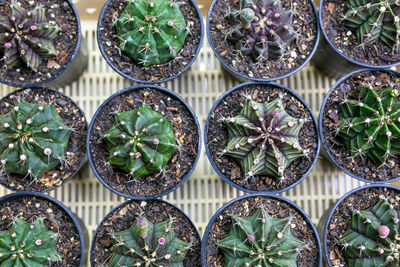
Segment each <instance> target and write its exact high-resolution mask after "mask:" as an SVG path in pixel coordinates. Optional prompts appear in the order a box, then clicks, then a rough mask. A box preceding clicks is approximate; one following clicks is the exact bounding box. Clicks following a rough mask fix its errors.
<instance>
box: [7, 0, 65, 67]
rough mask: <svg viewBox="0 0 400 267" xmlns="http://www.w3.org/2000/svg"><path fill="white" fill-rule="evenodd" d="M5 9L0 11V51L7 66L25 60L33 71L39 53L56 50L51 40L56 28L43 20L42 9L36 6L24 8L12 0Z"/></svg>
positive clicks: (44, 12)
mask: <svg viewBox="0 0 400 267" xmlns="http://www.w3.org/2000/svg"><path fill="white" fill-rule="evenodd" d="M4 10H6V11H7V12H6V13H0V52H2V53H3V58H2V60H4V65H5V66H6V67H7V68H8V69H12V68H13V67H15V66H17V65H19V64H20V63H22V62H23V63H25V64H26V66H28V68H30V69H32V70H33V71H35V72H37V71H38V69H39V66H40V64H41V63H42V58H43V57H54V56H56V54H57V50H56V48H55V47H54V44H53V42H52V40H53V39H54V38H56V36H57V33H58V32H59V31H60V28H59V27H58V26H57V25H56V23H55V21H50V22H48V21H47V18H46V9H45V7H43V6H40V5H39V6H36V7H35V8H33V9H32V10H26V9H25V8H23V7H22V6H21V3H19V2H16V1H15V0H12V1H11V3H9V8H4Z"/></svg>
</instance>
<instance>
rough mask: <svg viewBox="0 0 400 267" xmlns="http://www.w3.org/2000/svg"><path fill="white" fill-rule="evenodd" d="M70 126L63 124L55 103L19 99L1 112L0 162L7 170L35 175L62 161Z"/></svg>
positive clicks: (4, 169)
mask: <svg viewBox="0 0 400 267" xmlns="http://www.w3.org/2000/svg"><path fill="white" fill-rule="evenodd" d="M71 132H72V130H71V129H70V128H69V127H67V126H65V125H64V124H63V120H62V118H61V117H60V115H59V114H58V113H57V111H56V108H55V106H54V105H52V104H49V105H42V104H34V103H28V102H26V101H24V100H22V101H19V102H18V105H17V106H15V107H14V109H13V110H11V111H10V112H9V113H7V114H5V115H0V164H1V165H0V166H1V169H2V170H3V171H4V172H5V173H7V174H11V173H16V174H21V175H26V176H33V178H35V179H39V178H41V177H42V175H43V174H44V173H46V172H47V171H49V170H52V169H53V168H55V167H56V166H58V165H59V164H60V163H65V162H66V160H65V156H64V155H65V150H66V148H67V146H68V142H69V136H70V134H71Z"/></svg>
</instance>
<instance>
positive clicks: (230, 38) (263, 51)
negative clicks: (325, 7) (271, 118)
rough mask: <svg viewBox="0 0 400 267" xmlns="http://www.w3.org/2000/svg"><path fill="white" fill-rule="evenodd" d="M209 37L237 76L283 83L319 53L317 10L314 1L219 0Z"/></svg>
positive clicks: (214, 6) (210, 14) (209, 25)
mask: <svg viewBox="0 0 400 267" xmlns="http://www.w3.org/2000/svg"><path fill="white" fill-rule="evenodd" d="M207 35H208V40H209V42H210V46H211V47H212V49H213V51H214V54H215V55H216V56H217V57H218V59H219V60H220V61H221V63H222V66H223V67H224V68H225V69H227V70H228V71H229V72H230V73H231V74H232V75H233V76H234V77H235V78H237V79H239V80H253V81H273V80H278V79H282V78H285V77H288V76H290V75H292V74H294V73H295V72H297V71H299V70H300V69H301V68H302V67H304V66H305V65H306V63H307V62H308V61H309V60H310V59H311V57H312V55H313V54H314V52H315V49H316V47H317V45H318V39H319V28H318V20H317V11H316V7H315V4H314V1H300V0H295V1H281V0H253V1H248V0H239V1H237V0H236V1H234V0H214V1H213V3H212V5H211V7H210V11H209V12H208V17H207Z"/></svg>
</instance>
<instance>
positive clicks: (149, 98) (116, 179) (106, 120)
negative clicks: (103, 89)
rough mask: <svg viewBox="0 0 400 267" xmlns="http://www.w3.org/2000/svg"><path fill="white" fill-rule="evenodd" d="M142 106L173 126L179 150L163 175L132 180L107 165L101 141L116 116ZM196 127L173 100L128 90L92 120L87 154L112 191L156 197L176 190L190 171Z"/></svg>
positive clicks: (148, 91) (147, 90)
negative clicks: (88, 153)
mask: <svg viewBox="0 0 400 267" xmlns="http://www.w3.org/2000/svg"><path fill="white" fill-rule="evenodd" d="M142 104H146V105H147V106H149V107H150V108H151V109H152V110H154V111H157V112H158V113H160V114H162V115H163V116H164V117H165V118H166V119H167V120H168V121H170V122H172V123H173V131H174V133H175V141H176V143H177V144H178V146H179V147H180V149H179V150H178V151H177V152H176V153H175V154H174V155H173V156H172V158H171V159H170V160H169V161H168V163H167V165H166V168H165V173H164V174H160V173H154V174H151V175H147V176H144V177H141V178H139V179H136V180H133V179H132V178H131V177H130V176H129V175H128V174H127V173H124V172H123V171H121V170H119V169H118V168H112V167H111V166H110V165H108V164H107V163H108V158H109V151H108V148H107V146H106V143H105V141H104V139H103V136H104V134H105V133H106V132H107V131H108V130H109V129H110V127H111V125H112V124H113V122H114V120H115V118H114V116H113V114H115V113H116V112H124V111H128V110H132V109H135V108H137V107H139V106H141V105H142ZM198 140H199V133H198V132H197V124H196V121H195V119H194V118H193V117H192V114H191V113H190V111H189V110H188V109H187V108H186V106H185V105H184V104H183V103H182V102H180V101H179V100H178V99H177V98H174V97H172V96H170V95H167V94H165V93H163V92H161V91H158V90H155V89H151V88H141V89H138V90H130V91H127V92H126V93H124V94H122V95H119V96H117V97H115V98H113V99H112V100H111V101H109V102H108V103H107V104H106V105H105V106H104V108H103V109H102V110H101V112H100V113H98V115H97V117H95V118H94V122H93V128H92V131H91V133H90V137H89V142H90V153H91V155H92V158H93V164H94V168H95V169H96V170H97V172H98V173H99V175H100V176H101V179H102V180H103V181H104V182H105V183H106V184H108V185H109V186H111V187H112V188H113V189H115V190H116V191H118V192H120V193H122V194H124V195H127V196H133V197H142V198H143V197H148V196H154V195H159V194H161V193H163V192H165V191H167V190H169V189H172V188H173V187H175V186H177V185H178V184H179V183H180V182H181V181H182V179H183V178H184V177H185V175H186V174H187V173H188V172H189V171H190V170H191V169H192V167H193V165H194V163H195V161H196V158H197V155H198V145H199V142H198Z"/></svg>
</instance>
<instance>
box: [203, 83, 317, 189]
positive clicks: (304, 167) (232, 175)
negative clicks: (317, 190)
mask: <svg viewBox="0 0 400 267" xmlns="http://www.w3.org/2000/svg"><path fill="white" fill-rule="evenodd" d="M279 93H281V94H284V96H283V106H284V108H285V110H286V112H287V113H289V114H290V116H292V117H295V118H303V119H306V122H305V123H304V125H303V127H302V129H301V130H300V133H299V141H300V145H301V147H302V148H303V149H309V151H310V153H309V154H308V156H304V157H300V158H298V159H296V160H294V161H293V162H292V163H291V164H290V165H289V166H288V167H287V168H286V169H285V171H284V177H285V179H284V180H283V181H281V182H280V181H279V180H278V179H276V178H274V177H269V176H265V175H256V176H254V177H250V178H249V179H247V180H246V179H244V178H243V177H244V175H243V171H242V170H241V168H240V165H239V164H238V163H237V162H236V161H235V160H233V159H232V158H231V157H228V156H225V155H222V156H221V151H222V150H223V149H224V148H225V147H226V145H227V143H228V130H227V128H226V126H225V124H224V123H223V122H222V121H221V120H220V119H221V118H222V117H226V118H230V117H234V116H236V115H238V114H239V113H240V111H241V109H242V105H243V103H244V99H245V95H246V94H251V95H252V99H253V100H255V101H256V102H259V103H263V102H269V101H272V100H273V99H276V98H277V97H278V94H279ZM285 93H286V94H285ZM314 125H315V124H314V121H313V118H312V115H311V113H310V112H309V111H308V109H307V108H306V107H305V106H304V105H303V104H302V103H301V102H300V101H299V100H297V98H295V97H293V96H292V95H291V94H290V93H289V92H287V91H285V90H284V89H282V88H279V87H275V86H272V85H250V86H245V87H242V88H240V89H239V90H236V91H234V92H233V93H231V94H229V95H228V96H226V97H225V98H224V99H223V100H222V101H221V102H220V103H219V105H218V106H217V108H216V109H215V110H214V113H213V114H212V115H211V118H210V121H209V128H208V132H207V138H208V140H206V145H207V146H208V148H209V150H210V154H211V156H212V158H213V161H214V162H215V164H216V166H217V167H218V169H219V170H220V171H221V172H222V173H223V174H224V175H225V176H226V177H227V178H228V179H230V180H231V181H232V182H234V183H235V184H237V185H239V186H240V187H243V188H245V189H249V190H253V191H277V190H281V189H284V188H286V187H288V186H290V185H291V184H293V183H295V182H296V181H298V180H299V179H301V178H302V177H303V175H304V174H305V173H306V172H307V171H308V170H309V169H310V168H312V166H313V162H314V159H315V157H316V156H317V150H318V136H317V135H318V134H317V129H316V128H315V126H314Z"/></svg>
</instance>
